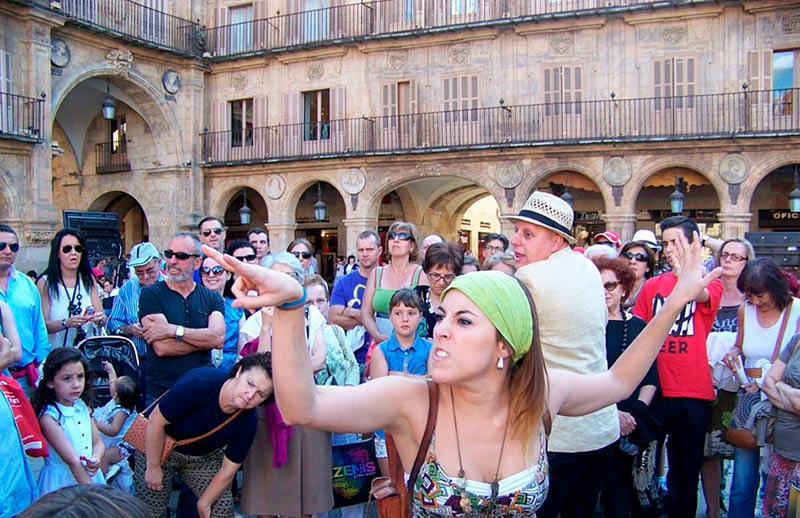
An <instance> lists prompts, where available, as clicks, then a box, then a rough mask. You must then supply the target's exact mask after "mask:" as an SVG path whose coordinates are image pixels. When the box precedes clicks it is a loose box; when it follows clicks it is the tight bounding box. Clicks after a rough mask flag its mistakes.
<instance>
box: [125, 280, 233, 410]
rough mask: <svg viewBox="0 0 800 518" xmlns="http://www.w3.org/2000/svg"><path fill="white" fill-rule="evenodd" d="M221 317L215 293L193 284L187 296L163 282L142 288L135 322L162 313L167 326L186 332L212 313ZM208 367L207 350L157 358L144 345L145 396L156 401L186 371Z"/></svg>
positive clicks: (221, 308) (221, 306)
mask: <svg viewBox="0 0 800 518" xmlns="http://www.w3.org/2000/svg"><path fill="white" fill-rule="evenodd" d="M215 311H217V312H219V314H220V315H224V314H225V302H224V301H223V300H222V297H220V296H219V294H218V293H215V292H213V291H211V290H209V289H208V288H206V287H205V286H201V285H199V284H196V285H195V287H194V290H192V292H191V293H190V294H189V296H188V297H186V298H183V295H181V294H180V293H178V292H177V291H174V290H172V289H170V287H169V286H167V283H166V282H163V281H161V282H157V283H155V284H152V285H150V286H147V287H146V288H143V289H142V294H141V296H140V298H139V319H140V320H141V319H142V318H144V317H146V316H147V315H156V314H159V313H161V314H163V315H164V316H165V317H166V319H167V322H169V323H170V324H174V325H178V326H183V327H186V328H190V329H203V328H207V327H208V317H209V316H210V315H211V313H213V312H215ZM207 366H211V351H210V350H202V351H194V352H191V353H189V354H183V355H181V356H158V355H157V354H156V352H155V350H154V349H153V346H152V345H151V344H147V397H148V398H157V397H158V396H160V395H161V394H163V393H164V392H165V391H166V390H168V389H169V388H170V387H171V386H172V385H173V384H174V383H175V381H177V379H178V378H180V377H181V375H183V374H184V373H185V372H186V371H188V370H191V369H194V368H196V367H207Z"/></svg>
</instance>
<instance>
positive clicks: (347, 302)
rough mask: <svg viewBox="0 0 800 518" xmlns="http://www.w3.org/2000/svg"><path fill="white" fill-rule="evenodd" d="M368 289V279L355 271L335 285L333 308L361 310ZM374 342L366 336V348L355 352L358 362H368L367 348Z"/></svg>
mask: <svg viewBox="0 0 800 518" xmlns="http://www.w3.org/2000/svg"><path fill="white" fill-rule="evenodd" d="M366 288H367V278H366V277H364V276H363V275H361V272H360V271H359V270H354V271H352V272H350V273H348V274H347V275H345V276H344V277H342V278H341V279H339V280H338V281H336V284H334V285H333V291H332V292H331V306H344V307H346V308H353V309H361V300H362V298H363V297H364V290H365V289H366ZM371 341H372V337H371V336H369V333H365V334H364V346H363V347H361V348H359V349H357V350H356V351H354V354H355V356H356V361H357V362H358V363H360V364H362V365H363V364H364V362H366V361H367V348H368V346H369V343H370V342H371Z"/></svg>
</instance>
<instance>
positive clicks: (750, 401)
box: [725, 300, 794, 450]
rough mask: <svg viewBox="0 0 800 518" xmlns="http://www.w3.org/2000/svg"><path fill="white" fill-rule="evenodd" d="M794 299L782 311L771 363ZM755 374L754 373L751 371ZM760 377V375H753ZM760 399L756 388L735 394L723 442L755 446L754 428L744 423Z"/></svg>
mask: <svg viewBox="0 0 800 518" xmlns="http://www.w3.org/2000/svg"><path fill="white" fill-rule="evenodd" d="M793 302H794V300H792V301H790V302H789V305H788V306H787V307H786V309H785V310H784V312H783V319H782V321H781V329H780V331H779V332H778V340H777V341H776V342H775V349H774V350H773V351H772V363H775V360H776V359H777V357H778V353H780V350H781V343H782V342H783V335H784V333H785V332H786V324H787V322H788V320H789V313H791V311H792V303H793ZM743 308H744V306H742V308H741V309H740V310H739V331H740V332H739V334H738V336H737V338H736V346H738V347H739V348H740V350H741V347H742V344H743V343H744V309H743ZM753 374H756V373H753ZM755 377H760V376H755ZM759 401H761V391H760V390H758V391H756V392H754V393H752V394H750V393H748V392H747V391H746V390H744V389H740V390H739V394H738V395H737V396H736V406H735V407H734V409H733V417H732V418H731V423H730V426H728V428H727V429H726V430H725V442H727V443H728V444H732V445H733V446H735V447H737V448H743V449H748V450H752V449H755V448H756V447H757V444H756V436H755V430H753V429H751V428H746V427H745V423H747V421H748V419H749V417H750V412H751V411H752V410H753V407H755V406H756V404H757V403H758V402H759Z"/></svg>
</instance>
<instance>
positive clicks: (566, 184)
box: [561, 178, 575, 209]
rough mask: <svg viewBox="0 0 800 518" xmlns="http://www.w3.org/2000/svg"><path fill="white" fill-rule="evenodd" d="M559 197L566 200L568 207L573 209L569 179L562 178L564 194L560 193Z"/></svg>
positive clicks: (573, 201)
mask: <svg viewBox="0 0 800 518" xmlns="http://www.w3.org/2000/svg"><path fill="white" fill-rule="evenodd" d="M561 199H562V200H564V201H565V202H567V205H569V208H570V209H574V208H575V207H574V203H575V198H574V197H573V196H572V195H571V194H570V193H569V180H568V179H567V178H564V194H562V195H561Z"/></svg>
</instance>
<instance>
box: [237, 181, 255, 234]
mask: <svg viewBox="0 0 800 518" xmlns="http://www.w3.org/2000/svg"><path fill="white" fill-rule="evenodd" d="M243 190H244V205H242V208H241V209H239V223H241V224H242V225H249V224H250V214H251V213H252V211H251V210H250V207H248V206H247V188H245V189H243Z"/></svg>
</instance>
